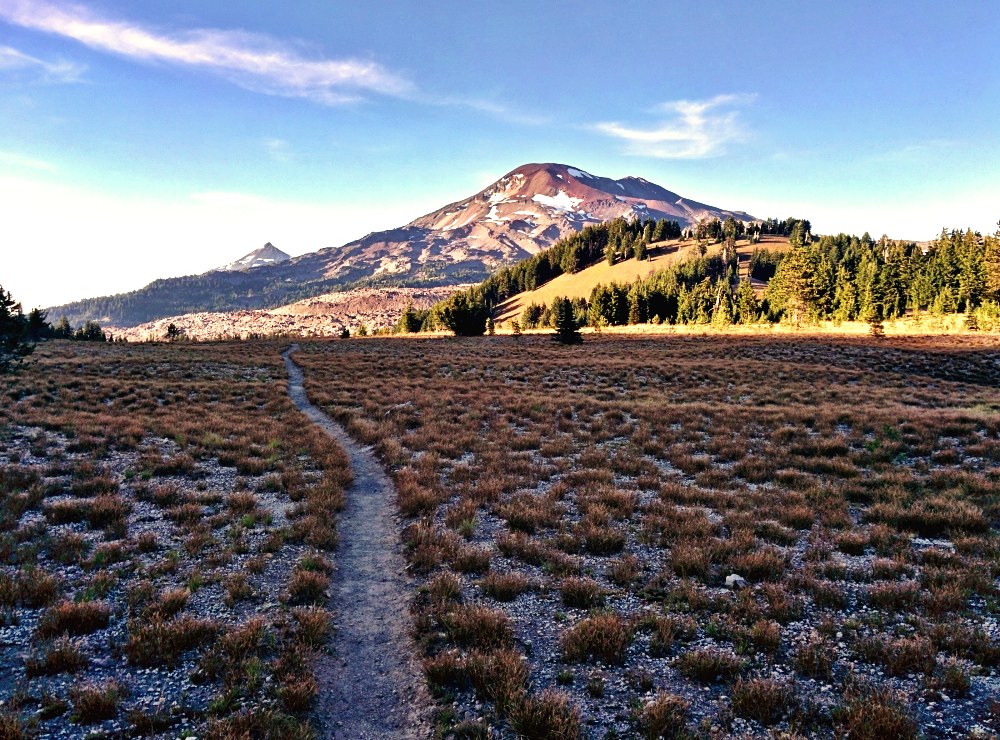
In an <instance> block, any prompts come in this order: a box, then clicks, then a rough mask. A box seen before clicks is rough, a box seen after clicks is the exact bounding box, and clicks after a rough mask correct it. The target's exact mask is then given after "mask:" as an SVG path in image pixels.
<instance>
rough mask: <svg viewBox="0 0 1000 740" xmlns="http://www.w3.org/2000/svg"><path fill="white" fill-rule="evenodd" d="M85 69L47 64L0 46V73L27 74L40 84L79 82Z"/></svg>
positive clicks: (69, 65)
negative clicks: (37, 79) (36, 78)
mask: <svg viewBox="0 0 1000 740" xmlns="http://www.w3.org/2000/svg"><path fill="white" fill-rule="evenodd" d="M0 12H2V11H0ZM85 69H86V68H85V67H84V66H83V65H80V64H74V63H73V62H67V61H56V62H49V61H46V60H44V59H38V58H37V57H33V56H31V55H29V54H25V53H24V52H22V51H18V50H17V49H15V48H13V47H12V46H0V72H27V73H29V74H31V75H34V76H37V77H38V78H39V79H40V81H41V82H45V83H51V84H59V83H68V82H77V81H79V80H80V77H81V76H82V75H83V72H84V70H85Z"/></svg>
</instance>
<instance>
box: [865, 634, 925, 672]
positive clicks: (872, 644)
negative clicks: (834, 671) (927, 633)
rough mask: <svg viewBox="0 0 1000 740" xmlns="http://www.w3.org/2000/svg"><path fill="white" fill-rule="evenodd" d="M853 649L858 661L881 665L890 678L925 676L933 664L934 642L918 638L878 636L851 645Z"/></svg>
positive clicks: (921, 637)
mask: <svg viewBox="0 0 1000 740" xmlns="http://www.w3.org/2000/svg"><path fill="white" fill-rule="evenodd" d="M854 649H855V652H856V653H857V654H858V655H859V656H860V657H861V658H862V659H864V660H866V661H868V662H872V663H881V664H882V665H884V666H885V669H886V672H887V673H888V674H889V675H890V676H905V675H907V674H910V673H924V674H928V675H929V674H930V673H932V672H933V671H934V667H935V665H936V662H937V661H936V656H937V650H936V648H935V647H934V643H933V642H932V641H931V640H930V639H929V638H927V637H924V636H921V635H916V636H914V637H900V638H896V639H890V638H886V637H884V636H879V635H874V636H870V637H863V638H861V639H859V640H858V641H857V642H856V643H855V646H854Z"/></svg>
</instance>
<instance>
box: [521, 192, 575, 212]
mask: <svg viewBox="0 0 1000 740" xmlns="http://www.w3.org/2000/svg"><path fill="white" fill-rule="evenodd" d="M531 199H532V200H533V201H535V202H536V203H541V204H542V205H543V206H548V207H549V208H554V209H555V210H557V211H572V210H573V209H574V208H576V207H577V206H578V205H580V203H581V202H583V198H574V197H572V196H570V195H569V194H568V193H567V192H566V191H565V190H560V191H559V192H558V193H557V194H556V195H542V194H541V193H535V195H533V196H532V197H531Z"/></svg>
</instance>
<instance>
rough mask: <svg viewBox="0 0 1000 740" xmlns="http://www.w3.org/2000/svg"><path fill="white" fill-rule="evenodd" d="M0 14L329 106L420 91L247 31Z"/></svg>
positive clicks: (363, 65) (18, 7) (46, 6)
mask: <svg viewBox="0 0 1000 740" xmlns="http://www.w3.org/2000/svg"><path fill="white" fill-rule="evenodd" d="M0 18H2V19H4V20H6V21H8V22H10V23H13V24H16V25H19V26H22V27H24V28H30V29H34V30H38V31H44V32H46V33H52V34H56V35H59V36H63V37H65V38H70V39H74V40H76V41H78V42H80V43H81V44H84V45H86V46H88V47H90V48H92V49H96V50H98V51H103V52H108V53H111V54H116V55H119V56H122V57H126V58H129V59H134V60H138V61H143V62H149V63H161V64H169V65H177V66H184V67H191V68H196V69H202V70H205V71H207V72H210V73H212V74H216V75H219V76H221V77H224V78H225V79H228V80H230V81H232V82H233V83H235V84H237V85H239V86H241V87H243V88H246V89H248V90H252V91H254V92H260V93H265V94H268V95H278V96H283V97H289V98H303V99H307V100H311V101H314V102H317V103H321V104H324V105H341V104H344V103H351V102H356V101H358V100H362V99H364V98H365V97H367V96H369V95H372V94H375V95H385V96H391V97H400V98H410V97H413V96H414V95H415V88H414V85H413V84H412V83H411V82H409V81H408V80H406V79H405V78H403V77H401V76H400V75H397V74H395V73H393V72H391V71H389V70H387V69H385V68H384V67H383V66H381V65H379V64H377V63H375V62H371V61H363V60H356V59H324V58H318V57H309V56H305V55H303V54H302V53H301V50H300V49H299V48H296V47H295V46H293V45H290V44H287V43H283V42H281V41H278V40H276V39H274V38H271V37H269V36H265V35H262V34H255V33H249V32H246V31H229V30H218V29H194V30H185V31H175V32H161V31H158V30H154V29H150V28H146V27H143V26H141V25H138V24H135V23H131V22H128V21H122V20H112V19H108V18H103V17H100V16H99V15H97V14H96V13H94V12H93V11H91V10H90V9H88V8H85V7H83V6H81V5H55V4H52V3H49V2H46V1H45V0H0Z"/></svg>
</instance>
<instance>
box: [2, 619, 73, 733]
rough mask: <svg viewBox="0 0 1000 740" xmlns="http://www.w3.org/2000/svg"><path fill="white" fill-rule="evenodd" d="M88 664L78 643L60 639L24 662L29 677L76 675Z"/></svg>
mask: <svg viewBox="0 0 1000 740" xmlns="http://www.w3.org/2000/svg"><path fill="white" fill-rule="evenodd" d="M87 662H88V661H87V656H86V655H85V654H84V653H83V650H82V649H81V648H80V645H79V644H78V643H77V642H74V641H73V640H70V639H69V638H68V637H60V638H59V639H57V640H55V641H54V642H53V643H52V644H51V645H49V646H47V647H45V648H43V649H42V651H41V652H39V653H35V654H34V655H29V656H28V657H27V658H26V659H25V661H24V668H25V671H26V673H27V674H28V676H29V677H33V676H54V675H56V674H57V673H76V672H77V671H79V670H81V669H82V668H83V667H84V666H86V665H87ZM0 736H2V735H0Z"/></svg>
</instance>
